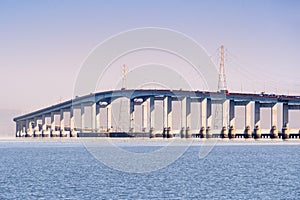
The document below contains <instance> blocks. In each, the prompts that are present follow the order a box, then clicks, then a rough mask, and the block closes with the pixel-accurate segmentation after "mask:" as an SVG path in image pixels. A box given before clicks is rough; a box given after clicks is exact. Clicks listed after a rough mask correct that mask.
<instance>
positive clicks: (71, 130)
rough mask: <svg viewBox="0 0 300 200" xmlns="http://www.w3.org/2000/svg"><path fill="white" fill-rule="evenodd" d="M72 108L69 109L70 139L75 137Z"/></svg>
mask: <svg viewBox="0 0 300 200" xmlns="http://www.w3.org/2000/svg"><path fill="white" fill-rule="evenodd" d="M76 136H77V134H76V132H75V116H74V107H71V108H70V137H76Z"/></svg>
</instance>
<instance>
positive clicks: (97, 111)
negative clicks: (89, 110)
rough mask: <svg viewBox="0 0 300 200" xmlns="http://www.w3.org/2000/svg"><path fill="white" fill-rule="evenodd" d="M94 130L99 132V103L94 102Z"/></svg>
mask: <svg viewBox="0 0 300 200" xmlns="http://www.w3.org/2000/svg"><path fill="white" fill-rule="evenodd" d="M95 123H96V124H95V128H96V132H100V105H99V104H96V122H95Z"/></svg>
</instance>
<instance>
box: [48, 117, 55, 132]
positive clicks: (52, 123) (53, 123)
mask: <svg viewBox="0 0 300 200" xmlns="http://www.w3.org/2000/svg"><path fill="white" fill-rule="evenodd" d="M54 117H55V113H54V112H51V117H50V118H51V130H50V134H49V137H52V136H53V134H54V132H55V119H54Z"/></svg>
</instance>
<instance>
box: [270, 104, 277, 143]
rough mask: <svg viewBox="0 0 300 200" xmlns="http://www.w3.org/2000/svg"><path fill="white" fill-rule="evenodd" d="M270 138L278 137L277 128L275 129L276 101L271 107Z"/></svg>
mask: <svg viewBox="0 0 300 200" xmlns="http://www.w3.org/2000/svg"><path fill="white" fill-rule="evenodd" d="M270 133H271V138H277V137H278V130H277V103H275V104H274V105H273V106H272V107H271V130H270Z"/></svg>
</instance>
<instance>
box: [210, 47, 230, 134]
mask: <svg viewBox="0 0 300 200" xmlns="http://www.w3.org/2000/svg"><path fill="white" fill-rule="evenodd" d="M224 54H225V53H224V45H221V47H220V68H219V80H218V92H221V93H222V94H224V95H226V93H227V82H226V75H225V67H224V60H225V55H224ZM222 100H223V99H221V101H220V102H222V103H220V104H215V106H214V107H215V112H214V116H213V128H214V131H217V133H219V131H220V130H221V129H222V127H223V126H225V127H226V126H227V120H226V119H224V117H225V116H226V114H227V113H224V111H227V105H226V103H225V101H224V102H223V101H222ZM224 100H225V96H224ZM223 114H225V115H223ZM226 128H227V127H226Z"/></svg>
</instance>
